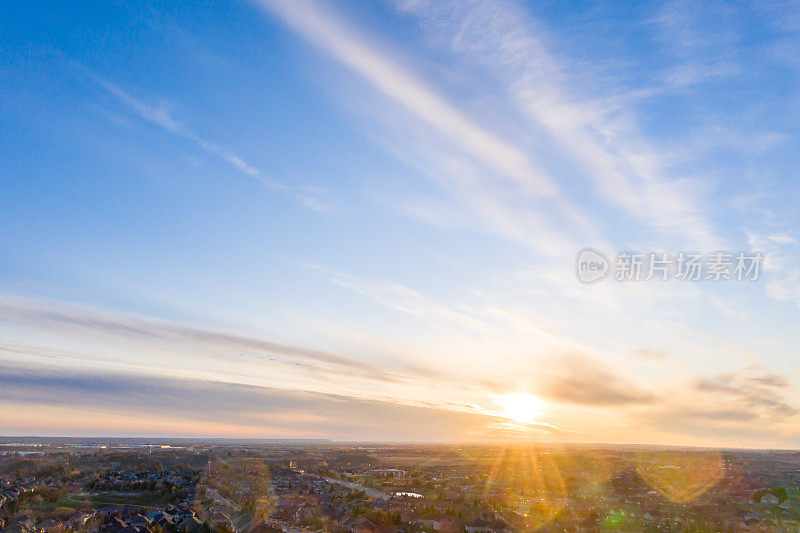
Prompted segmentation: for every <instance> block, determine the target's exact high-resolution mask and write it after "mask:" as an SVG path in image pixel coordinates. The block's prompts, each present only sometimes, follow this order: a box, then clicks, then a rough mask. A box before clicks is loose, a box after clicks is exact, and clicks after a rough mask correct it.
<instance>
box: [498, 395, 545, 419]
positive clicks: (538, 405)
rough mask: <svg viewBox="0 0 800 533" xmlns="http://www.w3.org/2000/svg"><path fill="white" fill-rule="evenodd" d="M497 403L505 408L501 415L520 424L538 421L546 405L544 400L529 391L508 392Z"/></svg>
mask: <svg viewBox="0 0 800 533" xmlns="http://www.w3.org/2000/svg"><path fill="white" fill-rule="evenodd" d="M497 403H498V405H500V407H502V409H503V410H502V411H501V413H500V415H501V416H503V417H505V418H508V419H510V420H513V421H514V422H518V423H520V424H530V423H532V422H536V421H538V419H539V418H540V416H541V414H542V408H543V407H544V403H543V402H542V400H540V399H539V398H537V397H536V396H534V395H533V394H530V393H528V392H513V393H510V394H506V395H505V396H501V397H500V398H498V399H497Z"/></svg>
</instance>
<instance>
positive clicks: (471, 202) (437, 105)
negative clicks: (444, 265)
mask: <svg viewBox="0 0 800 533" xmlns="http://www.w3.org/2000/svg"><path fill="white" fill-rule="evenodd" d="M256 3H257V4H258V5H261V6H263V7H264V8H266V9H267V10H268V11H269V12H270V13H274V14H276V15H277V16H278V17H280V19H281V20H283V21H284V22H285V23H286V24H287V25H288V26H289V27H291V28H292V29H294V30H295V31H296V32H298V33H299V34H300V35H301V36H302V37H304V38H305V39H307V40H308V41H310V42H311V43H313V44H314V45H316V46H318V47H319V48H321V49H322V50H323V51H324V52H326V53H327V54H329V55H331V56H332V57H333V58H335V59H336V60H337V61H339V62H340V63H341V64H342V65H343V66H345V67H346V68H348V69H349V70H351V71H352V72H354V73H355V74H357V75H358V76H359V77H360V78H361V79H362V80H364V81H366V82H367V83H368V84H369V86H371V87H372V88H373V89H375V91H376V92H377V93H378V94H380V95H382V96H383V97H384V98H388V99H389V101H390V102H392V103H393V104H394V105H395V106H397V107H399V108H401V109H402V110H403V111H404V112H405V113H406V114H407V115H408V116H409V117H411V118H412V119H413V122H414V123H413V124H412V123H410V122H409V121H408V120H406V119H405V118H402V117H400V118H398V117H392V119H393V120H397V121H398V122H397V123H396V124H395V125H394V126H395V130H399V131H402V132H403V133H402V135H400V134H397V135H395V137H394V139H392V140H389V141H386V140H384V141H383V144H384V146H386V147H387V148H388V149H389V150H391V151H393V152H394V153H395V154H396V155H398V156H399V157H400V158H402V159H403V160H405V161H407V162H408V163H409V164H410V165H411V166H414V167H416V168H419V169H420V170H421V171H423V172H424V173H425V174H426V175H428V176H429V177H430V178H431V179H432V180H433V181H435V182H437V184H438V185H440V186H442V187H443V188H444V189H445V190H446V191H447V192H448V194H451V195H453V196H454V197H455V198H456V200H457V201H458V202H459V203H460V204H462V205H465V206H467V207H468V208H469V209H470V210H471V211H473V212H476V213H478V214H479V215H480V217H481V218H482V219H484V220H486V221H488V225H489V227H490V229H489V231H491V232H494V233H498V234H500V235H503V236H504V237H508V238H511V239H513V240H516V241H520V242H525V243H526V244H528V245H532V246H534V247H535V248H536V249H537V250H538V251H539V252H541V253H544V254H552V253H553V250H554V248H555V247H554V246H551V243H558V244H564V243H565V242H567V241H568V239H566V238H565V237H564V232H563V231H562V230H560V229H559V226H560V227H564V226H568V227H576V228H578V231H583V230H585V229H586V228H587V226H588V224H587V222H586V220H585V216H584V215H583V214H582V213H581V212H580V211H579V210H578V209H576V207H575V206H574V205H572V204H571V203H570V202H569V200H568V199H567V198H566V197H565V196H564V194H563V192H562V190H561V189H560V187H559V186H558V185H557V184H556V182H555V181H554V180H553V178H552V176H551V175H550V174H548V173H547V172H546V171H544V170H543V168H542V166H541V165H540V164H539V163H538V162H537V161H536V160H535V158H534V157H533V156H532V155H531V154H530V153H529V152H526V151H524V150H522V149H521V148H520V147H519V146H517V145H516V144H515V143H514V142H510V141H509V140H508V139H507V138H506V137H503V136H501V135H500V134H498V133H496V132H494V131H492V130H491V129H490V128H488V127H485V126H483V125H481V124H479V123H478V122H477V121H476V120H474V119H472V118H470V116H469V114H468V113H467V112H465V111H464V110H463V109H462V108H460V107H459V106H458V105H457V104H455V103H454V102H453V100H452V99H449V98H447V96H445V95H444V93H443V92H441V91H439V90H437V89H436V87H435V84H434V83H432V82H430V81H426V80H423V79H422V78H421V77H420V76H419V75H417V74H416V73H415V72H413V71H412V70H411V69H409V68H407V67H406V66H404V65H403V64H401V63H400V62H399V61H398V60H397V59H396V58H395V57H394V56H392V54H391V53H389V52H385V51H382V50H381V48H380V46H378V45H377V44H376V43H375V42H373V41H372V40H370V38H369V37H368V36H367V35H366V34H365V33H364V32H362V31H360V30H358V29H356V28H353V27H352V26H350V25H348V24H346V23H345V22H343V21H342V20H341V19H340V18H339V17H338V16H337V15H336V14H335V13H333V12H332V11H331V10H330V9H327V8H326V6H324V5H323V4H322V3H320V2H317V1H313V0H299V1H297V2H278V1H273V0H261V1H258V2H256ZM359 105H363V104H362V103H361V101H359ZM391 113H392V111H391V110H387V109H386V106H385V105H384V106H383V107H382V108H380V109H379V110H377V112H376V113H375V114H376V115H377V116H379V117H383V119H385V117H388V116H389V115H390V114H391ZM420 125H421V126H422V129H426V130H427V131H429V132H430V135H427V134H426V133H424V132H420V131H419V130H420ZM409 132H412V135H410V136H409ZM408 137H411V139H409V138H408ZM401 138H402V139H401ZM521 197H524V198H526V199H527V203H526V205H525V207H524V209H523V208H521V207H519V206H514V205H513V204H514V202H515V201H517V202H518V201H519V199H520V198H521ZM411 212H412V213H415V214H416V215H421V218H427V219H431V218H438V219H439V221H440V222H441V217H440V216H439V215H433V216H429V215H427V214H425V213H421V212H420V210H419V206H417V208H416V209H413V210H411Z"/></svg>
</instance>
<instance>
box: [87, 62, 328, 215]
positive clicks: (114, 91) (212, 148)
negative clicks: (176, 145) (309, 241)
mask: <svg viewBox="0 0 800 533" xmlns="http://www.w3.org/2000/svg"><path fill="white" fill-rule="evenodd" d="M90 77H91V78H92V79H93V80H94V81H95V82H96V83H97V84H98V85H99V86H100V87H102V88H103V89H105V90H106V91H107V92H108V93H109V94H111V95H112V96H113V97H114V98H116V99H117V100H119V101H120V102H121V103H123V104H125V105H126V106H127V107H128V108H129V109H130V110H131V111H133V112H134V113H135V114H137V115H138V116H139V117H141V118H142V119H144V120H146V121H148V122H150V123H152V124H155V125H157V126H159V127H161V128H162V129H163V130H165V131H167V132H169V133H171V134H173V135H175V136H177V137H180V138H182V139H186V140H188V141H189V142H191V143H193V144H195V145H196V146H197V147H199V148H200V149H202V150H203V151H205V152H206V153H208V154H211V155H213V156H214V157H217V158H219V159H221V160H222V161H224V162H226V163H227V164H229V165H230V166H232V167H233V168H235V169H236V170H238V171H239V172H241V173H242V174H244V175H246V176H249V177H251V178H253V179H256V180H258V181H259V182H260V183H262V184H263V185H264V186H266V187H267V188H268V189H270V190H272V191H275V192H280V193H283V194H286V195H288V196H290V197H292V198H294V199H295V200H297V201H299V202H300V203H302V204H303V205H304V206H306V207H307V208H309V209H311V210H313V211H318V212H324V213H332V212H334V211H335V209H334V207H333V204H332V203H331V202H330V201H329V200H325V199H323V198H321V196H320V193H325V191H323V190H321V189H319V188H317V189H316V190H314V189H311V188H308V187H295V186H289V185H286V184H284V183H281V182H279V181H276V180H274V179H271V178H267V177H266V176H264V175H263V173H262V172H261V171H260V170H259V169H257V168H256V167H254V166H253V165H251V164H249V163H248V162H246V161H245V160H244V159H243V158H242V157H241V156H239V155H238V154H237V153H236V152H234V151H233V150H231V149H230V148H227V147H225V146H222V145H220V144H217V143H214V142H211V141H209V140H207V139H204V138H202V137H200V136H199V135H197V134H196V133H194V132H193V131H191V130H190V129H188V128H187V127H186V126H185V125H183V124H182V123H181V122H179V121H178V120H177V119H176V118H175V117H173V116H172V113H171V112H170V110H169V108H168V107H167V106H166V105H165V104H164V103H163V102H162V103H159V104H153V103H150V102H146V101H144V100H140V99H138V98H135V97H134V96H132V95H131V94H129V93H128V92H126V91H124V90H123V89H122V88H121V87H119V86H118V85H116V84H114V83H111V82H110V81H108V80H106V79H104V78H102V77H100V76H98V75H96V74H94V73H90Z"/></svg>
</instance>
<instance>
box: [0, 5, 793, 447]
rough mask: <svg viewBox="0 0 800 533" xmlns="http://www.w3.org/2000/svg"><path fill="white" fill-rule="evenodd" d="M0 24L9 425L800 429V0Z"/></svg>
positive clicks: (262, 429)
mask: <svg viewBox="0 0 800 533" xmlns="http://www.w3.org/2000/svg"><path fill="white" fill-rule="evenodd" d="M0 49H2V53H1V54H0V69H2V76H0V132H2V133H0V228H1V229H0V382H2V386H0V434H3V435H65V436H66V435H69V436H82V435H87V436H88V435H92V436H96V435H108V436H181V437H212V436H213V437H233V438H242V437H250V438H330V439H337V440H347V441H356V440H374V441H389V440H399V441H453V442H455V441H458V442H463V441H469V442H497V441H509V440H511V441H517V440H525V441H529V440H533V441H544V442H606V443H652V444H666V445H686V446H724V447H769V448H798V447H800V393H798V390H799V389H798V388H800V365H798V364H797V362H798V354H797V346H798V345H800V329H799V328H798V327H797V324H798V319H800V243H799V242H798V239H800V233H798V229H797V228H798V227H800V224H799V223H800V217H799V216H798V210H797V208H796V206H797V205H798V202H800V179H799V178H800V177H799V176H798V168H800V151H798V140H800V139H799V136H800V90H798V89H799V88H800V84H799V83H798V82H799V81H800V9H798V6H797V4H795V3H791V2H786V3H774V2H754V3H747V4H742V5H735V4H730V3H722V2H714V1H712V2H708V3H703V4H697V3H694V2H642V3H636V4H635V5H631V4H630V3H628V2H618V3H615V2H605V3H589V4H587V3H583V2H555V1H547V0H546V1H543V2H514V1H503V0H469V1H455V0H453V1H451V0H377V1H375V2H357V1H337V2H333V1H330V0H292V1H280V0H250V1H248V0H225V1H220V2H157V1H149V0H134V1H132V2H81V3H79V4H76V3H68V2H67V3H64V2H33V3H30V2H6V3H4V4H3V5H2V6H0ZM586 248H590V249H592V250H595V251H597V252H598V253H600V254H601V255H602V256H603V257H604V258H605V259H606V260H607V261H608V263H607V264H608V265H609V266H608V268H609V270H608V272H607V275H606V277H605V279H600V280H598V281H596V282H594V283H585V282H582V281H581V280H579V279H578V276H576V269H578V268H579V266H578V265H577V264H576V258H577V256H578V254H579V253H580V252H581V251H582V250H584V249H586ZM649 253H659V254H661V253H666V254H668V257H669V258H674V257H677V256H678V254H681V253H684V254H690V253H696V254H698V255H699V256H702V257H704V258H708V257H710V256H712V255H713V254H714V253H724V254H730V256H731V257H735V256H736V254H739V253H742V254H746V255H747V257H755V254H761V257H763V260H762V261H760V262H759V270H758V272H757V274H758V275H757V276H752V277H755V278H757V279H744V280H737V279H730V280H725V279H722V280H718V281H715V280H714V279H706V276H705V275H704V276H702V277H701V279H699V280H681V279H676V278H677V272H678V267H677V266H676V265H677V262H674V263H672V267H670V268H671V269H672V270H669V276H668V277H669V279H666V280H662V279H658V277H656V279H649V280H648V279H644V278H642V279H639V280H629V281H624V280H623V281H620V280H617V279H615V277H616V274H617V272H618V270H617V269H618V268H619V265H620V264H621V260H620V259H619V258H620V254H628V255H639V254H649ZM584 281H585V280H584Z"/></svg>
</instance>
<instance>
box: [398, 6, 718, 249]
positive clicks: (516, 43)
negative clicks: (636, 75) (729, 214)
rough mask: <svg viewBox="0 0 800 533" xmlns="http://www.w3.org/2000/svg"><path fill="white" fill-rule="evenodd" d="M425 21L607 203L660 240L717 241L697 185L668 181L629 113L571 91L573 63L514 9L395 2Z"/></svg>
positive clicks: (538, 27) (660, 161) (659, 159)
mask: <svg viewBox="0 0 800 533" xmlns="http://www.w3.org/2000/svg"><path fill="white" fill-rule="evenodd" d="M398 4H399V6H400V8H401V9H403V10H405V11H407V12H411V13H414V14H416V15H418V16H420V17H422V18H424V19H425V20H426V22H428V24H426V25H424V27H425V28H431V29H432V31H435V32H437V38H438V39H441V37H442V35H441V34H442V33H444V34H445V35H446V36H447V37H449V38H450V42H451V43H452V50H453V51H455V52H456V53H459V54H461V55H463V56H464V57H465V58H467V59H468V60H469V61H471V62H473V63H474V64H477V65H480V66H482V67H484V68H486V69H488V70H489V71H490V72H492V73H494V74H495V75H496V76H497V77H498V79H499V80H501V81H502V82H503V83H505V84H506V87H507V91H508V94H509V96H510V97H512V98H513V99H515V100H516V101H517V102H518V104H519V106H520V108H521V109H522V110H523V111H524V112H525V113H527V114H528V116H529V117H531V118H532V119H533V120H534V121H535V123H536V124H538V125H539V126H540V127H542V128H543V129H544V130H545V131H547V132H548V133H549V134H550V135H551V136H552V137H553V138H554V139H556V140H557V141H558V142H560V143H561V146H562V147H563V149H564V150H565V151H566V152H568V153H572V154H574V155H576V156H578V158H579V160H580V161H581V162H582V163H583V164H584V166H585V168H586V169H587V171H588V173H589V175H590V177H591V178H592V179H593V180H594V183H595V190H596V191H597V192H598V193H600V195H601V196H602V197H604V198H605V199H606V200H607V201H608V202H610V203H612V204H614V205H618V206H621V207H623V208H624V209H625V210H626V211H627V212H628V213H630V214H632V215H633V216H635V217H637V218H638V219H640V220H642V221H643V222H645V223H646V224H648V225H650V226H654V227H657V228H658V229H660V230H661V231H663V232H664V233H665V234H667V235H670V236H677V237H679V238H682V239H684V240H685V241H687V242H688V243H689V244H693V245H695V246H701V247H709V246H713V245H716V244H717V243H718V242H719V239H718V237H717V236H716V235H715V234H714V231H713V229H712V225H711V222H710V221H709V220H708V215H707V212H706V211H705V210H704V208H703V207H704V206H703V205H702V203H701V201H700V199H698V198H697V197H696V195H695V194H696V193H694V192H693V191H695V190H696V189H697V188H696V185H694V184H692V185H691V186H690V184H689V183H688V182H687V181H686V180H681V179H673V178H670V177H669V176H668V172H667V168H666V167H667V166H668V165H667V164H666V162H665V161H664V160H663V159H662V157H661V156H660V155H659V153H660V152H661V150H658V149H656V148H655V147H653V146H650V145H648V143H646V142H645V141H644V140H643V139H644V138H645V136H644V135H643V134H642V132H641V131H640V130H639V129H638V128H637V127H636V124H635V120H634V118H633V117H634V116H635V115H634V114H633V113H632V112H631V110H624V113H621V112H617V113H616V114H614V115H612V114H611V113H610V110H609V109H606V108H603V107H599V106H598V105H597V102H598V100H597V98H587V97H585V95H584V93H585V89H584V90H579V89H578V88H576V87H574V86H573V84H572V80H571V78H570V75H569V72H570V65H569V64H568V63H565V61H564V60H563V58H557V57H556V56H555V55H554V54H552V53H551V52H550V51H549V50H548V48H547V46H546V44H545V42H544V40H543V39H542V35H545V34H546V31H545V29H544V28H543V27H542V26H541V25H539V24H537V22H536V21H535V20H532V18H531V17H530V16H528V15H527V14H526V13H524V12H523V11H522V10H521V9H520V8H519V7H518V6H517V5H515V4H513V3H511V2H507V1H502V0H481V1H477V2H468V3H467V2H431V1H426V0H413V1H408V2H405V1H399V2H398Z"/></svg>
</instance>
